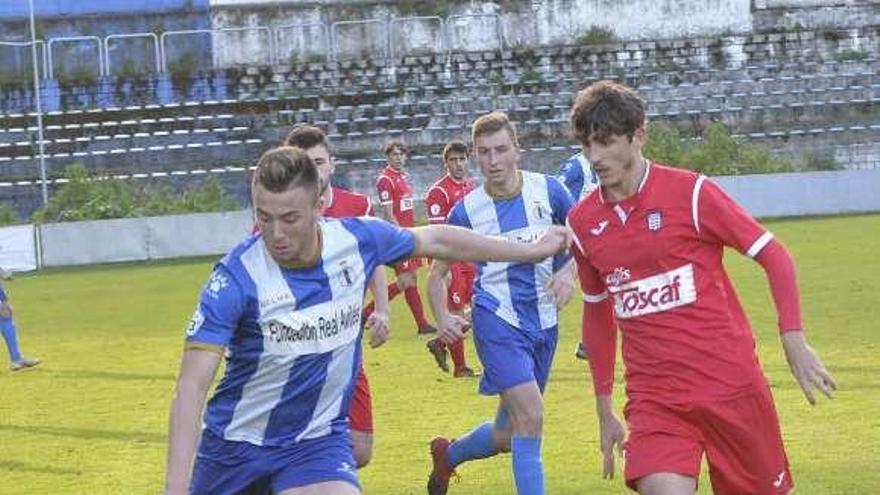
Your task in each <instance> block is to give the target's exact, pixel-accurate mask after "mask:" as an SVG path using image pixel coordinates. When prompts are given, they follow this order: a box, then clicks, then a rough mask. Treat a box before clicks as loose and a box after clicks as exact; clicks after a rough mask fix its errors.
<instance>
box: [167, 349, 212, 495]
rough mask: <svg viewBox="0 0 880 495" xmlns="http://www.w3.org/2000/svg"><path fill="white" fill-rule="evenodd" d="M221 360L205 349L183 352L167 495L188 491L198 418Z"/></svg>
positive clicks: (171, 434)
mask: <svg viewBox="0 0 880 495" xmlns="http://www.w3.org/2000/svg"><path fill="white" fill-rule="evenodd" d="M220 357H221V354H220V353H218V352H214V351H208V350H204V349H187V350H186V351H184V353H183V360H182V362H181V364H180V376H179V377H178V378H177V393H176V394H175V396H174V401H173V402H172V403H171V417H170V419H169V420H168V464H167V466H166V471H165V473H166V474H165V495H177V494H180V495H183V494H186V493H188V492H189V482H190V476H191V475H192V465H193V457H194V456H195V451H196V444H197V443H198V441H199V428H200V426H199V425H200V421H199V417H200V416H201V414H202V408H203V407H204V404H205V397H206V396H207V395H208V389H209V388H210V387H211V383H212V382H213V381H214V374H215V373H216V372H217V367H218V365H219V364H220Z"/></svg>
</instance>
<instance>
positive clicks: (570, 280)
mask: <svg viewBox="0 0 880 495" xmlns="http://www.w3.org/2000/svg"><path fill="white" fill-rule="evenodd" d="M574 281H575V277H574V273H572V270H571V269H569V268H567V267H566V268H563V269H562V270H559V271H558V272H556V273H554V274H553V275H552V276H551V277H550V278H549V279H548V280H547V285H546V286H545V288H546V289H547V293H548V294H550V297H552V298H553V303H554V304H555V305H556V309H562V308H564V307H565V305H566V304H568V301H570V300H571V296H572V294H574Z"/></svg>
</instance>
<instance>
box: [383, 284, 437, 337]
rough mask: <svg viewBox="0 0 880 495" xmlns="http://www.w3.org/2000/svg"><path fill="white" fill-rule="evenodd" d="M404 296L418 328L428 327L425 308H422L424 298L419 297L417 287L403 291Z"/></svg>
mask: <svg viewBox="0 0 880 495" xmlns="http://www.w3.org/2000/svg"><path fill="white" fill-rule="evenodd" d="M403 295H404V297H406V303H407V304H408V305H409V310H410V311H411V312H412V315H413V318H415V320H416V326H417V327H418V328H424V327H426V326H428V320H426V319H425V308H423V307H422V298H421V297H420V296H419V288H418V287H416V286H415V285H414V286H412V287H408V288H407V289H406V290H405V291H403ZM389 296H390V294H389Z"/></svg>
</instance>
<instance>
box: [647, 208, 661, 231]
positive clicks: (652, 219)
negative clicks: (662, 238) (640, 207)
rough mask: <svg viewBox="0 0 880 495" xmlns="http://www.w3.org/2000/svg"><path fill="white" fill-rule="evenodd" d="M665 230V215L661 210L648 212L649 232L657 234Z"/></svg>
mask: <svg viewBox="0 0 880 495" xmlns="http://www.w3.org/2000/svg"><path fill="white" fill-rule="evenodd" d="M661 228H663V213H661V212H660V211H659V210H654V211H649V212H648V230H650V231H651V232H657V231H658V230H660V229H661Z"/></svg>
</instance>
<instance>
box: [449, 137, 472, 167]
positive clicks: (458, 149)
mask: <svg viewBox="0 0 880 495" xmlns="http://www.w3.org/2000/svg"><path fill="white" fill-rule="evenodd" d="M450 153H463V154H464V156H468V147H467V145H466V144H464V141H462V140H460V139H456V140H454V141H449V142H448V143H446V146H444V147H443V161H444V162H445V161H446V159H447V158H449V154H450Z"/></svg>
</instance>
